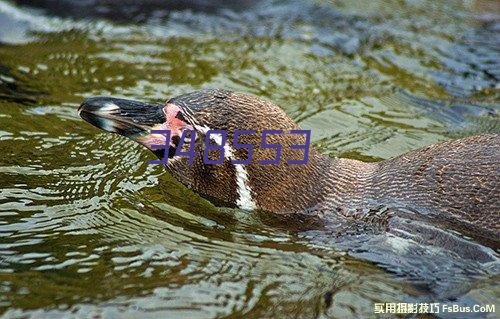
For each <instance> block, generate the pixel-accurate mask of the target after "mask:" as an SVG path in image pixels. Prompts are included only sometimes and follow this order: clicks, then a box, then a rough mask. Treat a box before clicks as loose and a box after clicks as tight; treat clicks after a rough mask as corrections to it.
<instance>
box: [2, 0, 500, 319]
mask: <svg viewBox="0 0 500 319" xmlns="http://www.w3.org/2000/svg"><path fill="white" fill-rule="evenodd" d="M49 2H50V1H41V2H40V3H41V4H39V5H37V2H36V1H35V2H33V1H17V2H13V1H3V0H2V1H0V152H1V154H2V156H1V157H0V315H2V314H3V316H4V317H5V318H18V317H19V318H23V317H36V318H60V317H77V318H93V317H105V318H127V317H130V318H181V317H182V318H212V317H230V318H238V317H243V316H244V317H245V318H261V317H265V318H288V317H294V318H295V317H296V318H313V317H325V318H328V317H333V318H369V317H376V315H375V314H374V313H373V309H374V303H378V302H407V301H415V300H423V301H426V302H445V301H449V299H446V298H447V297H442V296H443V295H444V296H447V295H449V294H446V293H444V294H443V295H440V297H439V298H438V297H436V295H435V294H433V293H430V292H429V291H428V290H426V289H421V288H419V286H418V285H414V284H412V283H410V282H408V281H407V280H405V279H404V278H403V279H402V278H398V277H397V276H392V275H391V274H390V273H388V272H387V271H385V270H384V269H383V268H382V267H379V266H377V265H374V264H373V263H370V262H367V261H365V260H362V259H357V258H352V257H350V256H349V254H346V252H345V251H344V250H342V249H336V248H335V247H333V246H330V245H325V244H319V243H314V242H311V241H309V240H307V239H306V238H305V237H304V236H302V235H301V234H300V233H298V232H295V231H291V230H288V229H287V228H286V225H280V224H279V223H276V222H268V221H266V220H265V218H262V216H260V215H259V214H257V213H249V212H244V211H238V210H232V209H226V208H218V207H215V206H213V205H212V204H210V203H209V202H207V201H205V200H203V199H201V198H200V197H199V196H197V195H196V194H194V193H193V192H191V191H189V190H187V189H186V188H184V187H182V186H181V185H180V184H179V183H177V182H176V181H175V180H173V178H172V177H171V176H170V175H169V174H167V173H166V172H165V170H164V169H163V168H161V167H158V166H152V165H147V160H149V159H152V158H153V157H152V155H151V154H150V153H148V152H147V151H146V150H145V149H143V148H141V147H140V146H138V145H136V144H134V143H133V142H131V141H129V140H127V139H125V138H123V137H120V136H117V135H113V134H106V133H104V132H102V131H100V130H98V129H95V128H94V127H92V126H90V125H89V124H88V123H86V122H84V121H83V120H81V119H80V118H79V117H78V114H77V112H76V109H77V107H78V105H79V103H80V102H81V101H82V99H83V98H84V97H88V96H93V95H114V96H121V97H127V98H133V99H139V100H143V101H151V102H153V101H154V102H161V101H165V100H166V99H167V98H169V97H173V96H175V95H178V94H181V93H186V92H190V91H193V90H197V89H201V88H213V87H222V88H228V89H233V90H237V91H242V92H247V93H252V94H255V95H259V96H262V97H265V98H268V99H271V100H273V101H275V102H276V103H277V104H278V105H280V106H281V107H282V108H283V109H284V110H285V111H286V112H287V113H288V114H289V115H290V116H291V117H292V118H294V119H295V120H296V121H298V122H299V123H300V125H301V126H302V127H304V128H307V129H311V130H312V132H313V142H314V145H315V147H316V148H318V149H320V150H321V151H322V152H323V153H325V154H329V155H331V156H340V157H349V158H355V159H360V160H365V161H377V160H380V159H385V158H390V157H392V156H396V155H399V154H401V153H404V152H406V151H409V150H412V149H416V148H418V147H422V146H424V145H428V144H431V143H435V142H439V141H444V140H447V139H449V138H452V137H456V136H463V135H469V134H472V133H480V132H491V131H498V129H499V126H498V121H491V120H484V119H480V118H478V119H472V120H470V123H469V122H467V123H465V124H464V123H458V122H456V121H451V122H450V121H447V120H445V119H443V118H440V117H439V116H435V114H432V113H428V112H427V113H426V112H425V110H424V111H422V110H420V111H416V110H415V109H413V108H411V107H409V106H408V105H405V104H404V103H393V102H394V101H392V100H391V99H389V101H388V100H387V99H386V98H387V97H388V96H391V95H392V94H393V92H395V91H397V90H405V91H407V92H410V93H411V94H414V95H418V96H421V97H424V98H427V99H430V100H446V101H469V102H470V101H472V102H473V103H476V104H488V105H491V104H494V103H498V100H499V93H500V91H499V85H498V79H499V78H500V59H499V51H500V48H499V43H500V36H499V33H498V30H499V29H500V13H499V11H498V10H499V7H498V4H497V3H496V2H495V1H423V0H422V1H335V2H333V1H332V2H329V1H267V0H266V1H264V0H263V1H261V2H257V1H256V2H253V3H252V2H251V1H246V2H245V1H243V2H245V4H244V5H245V6H244V7H239V6H238V5H237V4H232V5H231V6H229V7H222V8H218V9H217V8H215V9H213V8H212V9H210V10H209V9H207V8H202V9H203V10H184V9H183V8H180V9H178V10H175V9H171V8H164V7H163V6H159V5H157V4H155V1H146V2H145V3H146V4H144V8H143V7H141V6H139V7H138V8H135V7H134V9H133V10H135V11H131V10H132V9H130V10H129V9H128V7H127V5H128V4H127V5H126V4H125V3H130V2H133V1H128V2H124V4H123V6H122V7H121V9H120V10H121V11H116V12H115V13H114V14H110V13H109V12H110V10H109V8H110V7H109V6H111V5H109V2H106V1H102V2H104V3H108V4H107V5H103V7H99V6H88V7H85V6H83V7H78V8H77V9H74V10H69V9H67V8H59V7H57V6H55V8H53V7H51V6H49V5H47V3H49ZM98 2H99V1H98ZM157 2H158V1H157ZM194 2H196V1H194ZM25 3H31V4H33V3H34V4H35V7H33V6H26V5H24V4H25ZM61 3H70V4H71V1H69V0H66V1H61ZM114 5H115V6H116V5H117V4H116V3H115V4H114ZM241 6H243V4H242V5H241ZM106 8H107V9H108V11H106ZM103 12H104V13H103ZM111 12H114V11H111ZM127 12H129V13H130V12H133V13H132V14H130V16H128V15H126V14H125V13H127ZM141 12H142V14H141ZM472 102H471V103H472ZM455 275H456V274H455V273H454V272H453V271H450V272H449V276H450V277H453V276H455ZM466 279H467V278H466ZM459 282H460V281H459ZM466 282H467V283H468V284H463V285H462V284H460V285H458V286H455V287H454V288H453V289H454V290H453V289H452V290H453V292H454V293H455V294H454V296H455V297H453V298H455V299H453V300H455V301H457V300H458V301H459V302H462V303H467V302H471V303H473V304H475V303H490V304H491V303H495V302H497V303H498V297H499V295H500V291H499V290H500V288H499V286H498V285H497V284H496V282H498V272H497V273H493V274H492V273H487V274H483V275H481V276H477V277H476V278H474V280H472V281H471V280H466ZM457 296H458V297H457ZM440 298H441V299H440ZM497 306H498V304H497ZM497 311H498V310H497ZM491 315H493V316H494V314H490V316H491ZM493 316H492V317H493ZM445 317H446V316H445ZM452 317H453V316H452ZM454 318H456V317H454Z"/></svg>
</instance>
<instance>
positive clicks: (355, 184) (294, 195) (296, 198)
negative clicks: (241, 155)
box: [247, 152, 373, 214]
mask: <svg viewBox="0 0 500 319" xmlns="http://www.w3.org/2000/svg"><path fill="white" fill-rule="evenodd" d="M247 169H248V173H249V185H251V188H252V194H253V195H254V200H255V202H257V203H258V206H259V208H261V209H263V210H265V211H271V212H275V213H284V214H288V213H295V212H303V211H306V210H310V209H314V208H335V207H345V206H348V205H353V204H357V203H359V202H361V200H362V198H363V192H364V189H365V185H366V184H367V182H368V180H369V176H370V172H372V171H373V164H370V163H364V162H361V161H356V160H350V159H338V158H335V159H332V158H329V157H327V156H324V155H320V154H317V153H316V152H312V153H311V156H310V157H309V161H308V163H307V164H304V165H287V166H273V165H262V166H261V165H259V166H253V165H250V166H248V168H247Z"/></svg>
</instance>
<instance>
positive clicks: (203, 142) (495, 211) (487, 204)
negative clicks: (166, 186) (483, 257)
mask: <svg viewBox="0 0 500 319" xmlns="http://www.w3.org/2000/svg"><path fill="white" fill-rule="evenodd" d="M78 112H79V115H80V116H81V117H82V118H83V119H84V120H86V121H87V122H89V123H90V124H92V125H94V126H96V127H98V128H100V129H103V130H105V131H108V132H112V133H117V134H120V135H122V136H125V137H128V138H130V139H132V140H134V141H136V142H138V143H139V144H141V145H143V146H144V147H146V148H147V149H149V150H151V151H152V152H153V153H154V154H156V155H157V157H158V158H160V159H162V158H163V159H164V160H165V161H164V162H165V167H166V169H167V170H168V172H170V174H172V175H173V176H174V177H175V178H176V179H177V180H179V181H180V182H181V183H182V184H184V185H185V186H187V187H188V188H191V189H193V190H194V191H195V192H197V193H199V194H200V195H202V196H203V197H205V198H207V199H209V200H211V201H213V202H216V203H218V204H221V205H224V206H228V207H239V208H241V209H244V210H260V211H263V212H266V213H273V214H276V215H278V216H282V217H283V218H285V219H286V218H294V216H300V215H303V216H321V218H322V219H327V220H328V219H330V220H332V221H334V222H333V223H334V224H339V223H340V224H349V223H351V222H354V223H357V222H358V221H360V220H362V221H365V222H367V223H372V224H376V225H377V227H382V228H383V227H389V226H387V225H390V221H391V219H394V220H398V217H399V218H401V217H405V218H409V219H411V220H423V221H426V222H430V223H431V224H432V225H439V226H440V227H442V228H446V229H451V230H454V231H458V232H460V233H462V234H464V235H466V236H471V237H473V238H476V239H479V240H481V241H482V242H485V243H487V244H488V245H490V246H493V247H494V248H498V247H499V241H498V238H500V236H499V227H500V196H499V194H500V192H499V191H500V189H499V184H500V183H499V182H500V136H499V134H480V135H474V136H470V137H465V138H461V139H456V140H450V141H446V142H443V143H438V144H433V145H429V146H426V147H423V148H421V149H417V150H414V151H411V152H408V153H405V154H402V155H400V156H397V157H395V158H391V159H387V160H384V161H380V162H375V163H366V162H362V161H358V160H353V159H345V158H330V157H328V156H325V155H322V154H320V153H318V152H317V151H316V150H314V148H313V147H297V145H306V146H307V136H305V135H302V134H293V133H291V132H296V131H299V130H300V127H299V126H298V125H297V124H296V123H295V122H294V121H293V120H292V119H291V118H290V117H289V116H288V115H287V114H286V113H285V112H284V111H283V110H282V109H281V108H280V107H279V106H277V105H275V104H274V103H272V102H270V101H267V100H265V99H262V98H259V97H256V96H253V95H248V94H243V93H237V92H232V91H228V90H222V89H213V90H203V91H196V92H192V93H187V94H183V95H180V96H177V97H174V98H171V99H170V100H168V101H167V102H166V103H164V104H147V103H142V102H138V101H132V100H126V99H119V98H113V97H91V98H87V99H85V100H84V101H83V103H82V104H81V106H80V107H79V109H78ZM162 130H163V131H165V130H168V131H169V135H170V136H168V139H169V140H167V136H166V135H163V134H159V133H157V132H158V131H162ZM266 130H267V131H269V130H272V131H274V132H280V134H267V135H266V138H265V141H263V135H264V134H263V132H264V131H266ZM211 131H212V132H214V131H216V132H224V138H221V135H222V134H219V135H217V134H210V132H211ZM236 131H240V133H241V131H246V132H247V134H239V133H238V134H235V132H236ZM248 132H250V133H251V134H250V133H248ZM207 135H210V136H209V138H207ZM235 135H237V136H236V137H237V138H236V140H235ZM235 142H236V144H235ZM214 145H215V146H214ZM241 145H246V146H247V147H240V146H241ZM269 145H275V146H274V147H269ZM276 145H279V147H276ZM235 146H236V147H235ZM262 146H264V147H262ZM217 147H219V150H224V152H222V151H221V152H219V153H223V154H222V155H221V154H215V153H217V152H213V150H212V151H210V152H208V155H205V156H204V155H203V154H204V152H207V148H217ZM277 148H279V151H278V150H277ZM250 149H251V150H250ZM179 152H181V154H186V153H189V152H191V155H193V156H190V157H188V156H176V154H178V153H179ZM278 152H279V153H280V154H279V157H280V160H279V161H276V159H277V155H278V154H277V153H278ZM250 153H251V154H250ZM304 153H306V154H304ZM217 156H222V157H223V159H222V161H221V162H220V163H219V164H211V163H207V161H206V159H207V158H210V159H212V160H213V159H214V158H217ZM249 156H250V157H251V162H249ZM303 158H307V162H304V163H302V164H293V162H292V163H291V162H290V161H294V160H295V161H298V160H300V159H303ZM266 161H267V162H273V164H265V163H266ZM274 162H275V163H274ZM380 225H382V226H380Z"/></svg>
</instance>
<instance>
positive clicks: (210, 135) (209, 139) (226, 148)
mask: <svg viewBox="0 0 500 319" xmlns="http://www.w3.org/2000/svg"><path fill="white" fill-rule="evenodd" d="M79 113H80V116H81V117H82V118H83V119H85V120H86V121H88V122H89V123H91V124H93V125H94V126H97V127H98V128H101V129H103V130H106V131H109V132H112V133H118V134H120V135H123V136H126V137H128V138H131V139H132V140H134V141H136V142H138V143H140V144H141V145H143V146H145V147H146V148H148V149H149V150H151V151H152V152H153V153H154V154H156V156H157V157H158V158H160V159H161V160H162V162H163V163H164V165H165V166H166V168H167V170H168V171H169V172H170V173H171V174H172V175H173V176H174V177H175V178H176V179H177V180H179V181H180V182H181V183H183V184H184V185H185V186H187V187H188V188H191V189H193V190H194V191H196V192H197V193H199V194H200V195H202V196H204V197H206V198H207V199H209V200H211V201H212V202H214V203H216V204H220V205H224V206H230V207H233V206H236V207H239V208H242V209H247V210H252V209H256V208H261V209H264V210H273V211H279V210H287V209H289V208H291V207H293V208H295V207H297V208H300V207H302V206H307V205H308V204H309V203H308V199H298V200H297V202H296V203H293V204H291V203H289V196H290V195H293V192H294V188H295V189H296V188H300V187H309V183H308V182H307V181H305V180H304V179H306V178H307V177H310V176H311V174H312V173H313V171H315V168H314V166H313V165H312V164H311V163H309V162H308V163H303V164H296V163H298V162H304V159H305V158H308V159H309V160H313V161H314V160H316V159H317V155H316V153H315V152H314V151H313V150H312V149H311V148H310V147H307V148H306V147H305V146H308V145H307V144H308V142H309V139H308V137H307V134H305V133H304V134H301V133H300V132H297V131H298V130H300V128H299V127H298V125H297V124H296V123H295V122H294V121H293V120H292V119H290V118H289V117H288V116H287V115H286V113H285V112H283V110H281V109H280V108H279V107H278V106H276V105H275V104H273V103H271V102H269V101H266V100H264V99H261V98H258V97H255V96H252V95H247V94H241V93H235V92H231V91H227V90H205V91H197V92H192V93H188V94H184V95H180V96H177V97H174V98H172V99H170V100H168V101H167V102H166V103H165V104H146V103H142V102H137V101H131V100H124V99H116V98H110V97H94V98H89V99H86V100H85V101H84V102H83V103H82V105H81V106H80V109H79ZM166 131H168V134H167V133H165V132H166ZM308 175H309V176H308ZM312 175H314V174H312ZM301 191H302V190H301ZM287 193H288V194H287ZM306 202H307V203H306Z"/></svg>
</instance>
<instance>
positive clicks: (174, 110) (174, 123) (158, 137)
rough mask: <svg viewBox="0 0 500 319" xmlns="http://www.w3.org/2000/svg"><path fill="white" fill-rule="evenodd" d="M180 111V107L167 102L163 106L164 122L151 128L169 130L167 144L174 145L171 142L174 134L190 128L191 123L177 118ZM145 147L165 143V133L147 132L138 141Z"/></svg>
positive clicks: (179, 133) (179, 134)
mask: <svg viewBox="0 0 500 319" xmlns="http://www.w3.org/2000/svg"><path fill="white" fill-rule="evenodd" d="M180 111H181V108H180V107H179V106H177V105H175V104H171V103H167V104H166V105H165V106H164V107H163V114H165V118H166V120H165V122H164V123H161V124H158V125H155V126H154V127H153V128H152V130H170V141H169V145H170V146H172V147H175V144H174V143H173V140H172V139H173V137H174V136H179V137H180V136H181V134H182V130H183V129H185V128H188V129H192V127H191V125H188V124H187V123H186V122H184V121H183V120H181V119H179V118H177V114H179V112H180ZM139 142H140V143H142V144H143V145H145V146H146V147H151V145H165V144H166V139H165V134H149V135H147V136H144V137H142V138H141V139H140V141H139Z"/></svg>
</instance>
